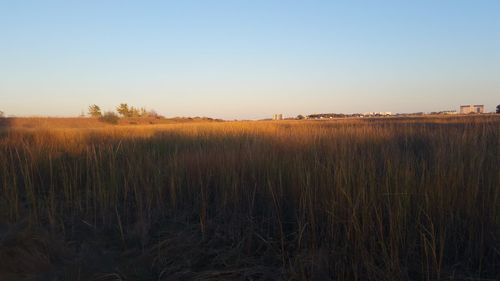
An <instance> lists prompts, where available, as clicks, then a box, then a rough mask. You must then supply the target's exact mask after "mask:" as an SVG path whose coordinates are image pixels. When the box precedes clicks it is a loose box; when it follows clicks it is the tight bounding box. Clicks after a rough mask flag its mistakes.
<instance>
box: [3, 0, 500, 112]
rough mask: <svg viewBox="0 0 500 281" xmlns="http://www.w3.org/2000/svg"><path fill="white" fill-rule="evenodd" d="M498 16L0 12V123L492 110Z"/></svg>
mask: <svg viewBox="0 0 500 281" xmlns="http://www.w3.org/2000/svg"><path fill="white" fill-rule="evenodd" d="M499 14H500V2H498V1H493V0H478V1H465V0H458V1H452V0H444V1H431V0H423V1H418V2H401V1H395V0H391V1H356V2H343V3H340V2H337V1H335V2H334V1H326V0H324V1H307V2H304V1H287V2H286V3H285V2H282V1H274V0H271V1H263V0H262V1H229V0H226V1H190V0H187V1H168V2H167V1H96V0H91V1H82V2H74V1H62V0H58V1H56V0H49V1H34V0H32V1H2V2H1V3H0V33H1V34H2V36H1V37H0V43H1V44H0V111H3V112H5V114H6V115H16V116H77V115H79V114H80V112H81V111H82V110H83V111H85V112H86V111H87V107H88V106H89V105H91V104H98V105H99V106H101V108H102V109H103V110H104V111H106V110H114V109H115V107H116V105H117V104H119V103H122V102H127V103H129V104H134V105H136V106H138V107H146V108H148V109H154V110H156V111H157V112H158V113H160V114H162V115H165V116H167V117H173V116H208V117H214V118H223V119H261V118H271V117H272V116H273V114H277V113H280V114H283V116H297V115H299V114H303V115H306V114H314V113H334V112H335V113H364V112H393V113H410V112H420V111H423V112H433V111H443V110H456V111H459V110H460V106H461V105H468V104H484V106H485V108H484V110H485V111H486V112H493V111H495V107H496V106H497V105H498V104H499V103H500V36H498V30H500V17H498V15H499Z"/></svg>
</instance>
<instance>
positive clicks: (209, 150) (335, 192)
mask: <svg viewBox="0 0 500 281" xmlns="http://www.w3.org/2000/svg"><path fill="white" fill-rule="evenodd" d="M105 115H106V114H105ZM1 130H3V133H2V134H0V232H2V233H5V234H2V235H0V261H2V262H0V280H33V279H30V278H32V277H40V276H45V277H46V278H47V280H283V279H284V280H495V279H499V278H500V246H499V245H500V171H499V169H498V167H500V157H498V155H500V118H499V116H498V115H489V116H465V117H439V118H438V117H436V118H391V119H387V118H380V119H379V118H370V119H366V120H360V119H358V120H354V119H339V120H334V121H324V122H319V121H281V122H221V123H216V122H213V123H184V124H170V125H155V126H136V127H130V126H123V127H120V126H109V127H101V128H98V127H95V128H87V129H67V128H57V127H54V126H52V127H51V128H50V129H48V128H40V129H37V128H30V129H26V128H23V127H20V128H16V127H10V128H3V129H1Z"/></svg>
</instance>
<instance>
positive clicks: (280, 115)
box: [273, 113, 283, 120]
mask: <svg viewBox="0 0 500 281" xmlns="http://www.w3.org/2000/svg"><path fill="white" fill-rule="evenodd" d="M273 120H283V114H281V113H280V114H274V115H273Z"/></svg>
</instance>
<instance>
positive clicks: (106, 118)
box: [99, 112, 120, 124]
mask: <svg viewBox="0 0 500 281" xmlns="http://www.w3.org/2000/svg"><path fill="white" fill-rule="evenodd" d="M118 120H120V117H118V115H117V114H116V113H114V112H105V113H104V114H103V115H102V116H101V117H100V118H99V121H101V122H105V123H109V124H118Z"/></svg>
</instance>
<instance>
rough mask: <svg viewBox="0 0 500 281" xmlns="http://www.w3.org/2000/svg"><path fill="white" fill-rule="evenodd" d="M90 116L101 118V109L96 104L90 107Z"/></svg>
mask: <svg viewBox="0 0 500 281" xmlns="http://www.w3.org/2000/svg"><path fill="white" fill-rule="evenodd" d="M89 115H90V116H92V117H101V116H102V113H101V108H100V107H99V106H98V105H95V104H93V105H91V106H89Z"/></svg>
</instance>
